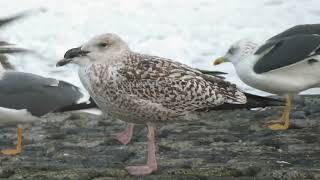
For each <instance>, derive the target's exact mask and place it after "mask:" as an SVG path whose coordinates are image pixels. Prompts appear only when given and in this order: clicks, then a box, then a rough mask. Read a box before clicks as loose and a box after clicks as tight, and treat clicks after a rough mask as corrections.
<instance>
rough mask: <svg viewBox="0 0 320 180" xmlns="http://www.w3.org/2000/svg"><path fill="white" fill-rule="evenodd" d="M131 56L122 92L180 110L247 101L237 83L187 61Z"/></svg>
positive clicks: (125, 67) (121, 87)
mask: <svg viewBox="0 0 320 180" xmlns="http://www.w3.org/2000/svg"><path fill="white" fill-rule="evenodd" d="M128 59H129V60H128V61H126V64H125V66H124V67H122V68H121V69H120V70H119V73H120V74H121V75H122V76H123V77H124V80H123V81H122V82H121V83H120V84H119V87H118V89H119V91H120V92H121V93H126V94H129V95H131V96H136V97H138V98H140V99H142V100H147V101H151V102H152V103H157V104H161V105H162V106H163V107H165V108H168V109H171V110H174V111H180V112H184V111H197V110H200V109H201V110H205V109H210V107H215V106H218V105H221V104H223V103H232V104H244V103H246V97H245V95H244V94H243V93H242V92H241V91H239V90H238V89H237V88H236V87H235V86H234V85H232V84H230V83H228V82H226V81H224V80H222V79H220V78H218V77H214V76H211V75H205V74H202V73H201V72H200V71H198V70H196V69H193V68H191V67H189V66H186V65H184V64H181V63H178V62H174V61H171V60H169V59H164V58H161V57H156V56H148V55H143V54H136V53H132V54H130V55H129V57H128Z"/></svg>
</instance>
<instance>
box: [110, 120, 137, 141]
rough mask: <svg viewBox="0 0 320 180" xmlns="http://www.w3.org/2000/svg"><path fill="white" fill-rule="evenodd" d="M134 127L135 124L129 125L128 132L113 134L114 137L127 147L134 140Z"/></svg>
mask: <svg viewBox="0 0 320 180" xmlns="http://www.w3.org/2000/svg"><path fill="white" fill-rule="evenodd" d="M133 127H134V124H132V123H129V124H128V125H127V128H126V130H124V131H122V132H119V133H114V134H112V136H113V137H114V138H115V139H116V140H118V141H119V142H121V143H122V144H124V145H126V144H128V143H129V142H130V141H131V139H132V134H133Z"/></svg>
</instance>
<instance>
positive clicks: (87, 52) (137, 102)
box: [57, 34, 247, 175]
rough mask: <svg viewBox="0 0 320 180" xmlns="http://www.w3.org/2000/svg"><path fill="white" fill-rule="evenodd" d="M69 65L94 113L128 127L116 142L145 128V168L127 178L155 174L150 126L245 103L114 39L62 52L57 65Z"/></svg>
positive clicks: (224, 87) (223, 86) (237, 94)
mask: <svg viewBox="0 0 320 180" xmlns="http://www.w3.org/2000/svg"><path fill="white" fill-rule="evenodd" d="M70 62H72V63H76V64H79V65H80V70H79V76H80V79H81V81H82V83H83V85H84V87H86V89H87V90H88V91H89V93H90V95H91V97H92V98H93V99H94V101H95V102H96V103H97V105H98V106H99V108H100V109H101V110H102V111H104V112H105V113H107V114H109V115H111V116H114V117H116V118H119V119H121V120H124V121H127V122H130V123H131V124H129V128H128V129H129V131H127V132H124V133H121V134H120V135H119V136H118V137H119V138H117V139H118V140H119V141H121V142H123V143H128V142H129V141H130V138H131V134H132V129H133V125H132V123H142V124H147V125H148V158H147V159H148V160H147V164H146V165H144V166H129V167H127V170H128V171H129V173H130V174H133V175H146V174H150V173H152V172H153V171H155V170H156V169H157V163H156V160H155V140H154V124H156V123H172V122H183V121H192V120H197V119H199V118H200V117H201V115H203V114H207V113H206V112H207V111H209V110H212V109H214V108H215V107H219V106H222V105H225V104H236V105H241V104H245V103H246V102H247V98H246V95H245V94H244V93H242V92H241V91H240V90H238V89H237V88H236V86H235V85H233V84H231V83H229V82H227V81H224V80H223V79H221V78H219V77H215V76H212V75H206V74H203V73H202V72H200V71H199V70H197V69H194V68H192V67H189V66H187V65H184V64H182V63H179V62H175V61H172V60H170V59H166V58H162V57H156V56H150V55H144V54H139V53H135V52H132V51H131V50H130V49H129V47H128V45H127V43H126V42H124V41H123V40H122V39H121V38H120V37H118V36H117V35H114V34H104V35H101V36H97V37H95V38H93V39H92V40H90V41H89V42H87V43H86V44H84V45H83V46H81V47H78V48H74V49H70V50H68V51H67V52H66V54H65V56H64V59H63V60H61V61H59V62H58V63H57V65H58V66H61V65H65V64H67V63H70Z"/></svg>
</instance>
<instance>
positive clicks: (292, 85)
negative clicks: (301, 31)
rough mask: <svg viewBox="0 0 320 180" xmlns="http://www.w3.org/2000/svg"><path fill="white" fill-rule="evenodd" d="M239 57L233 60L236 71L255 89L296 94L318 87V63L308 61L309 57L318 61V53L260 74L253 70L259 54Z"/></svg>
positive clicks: (319, 57)
mask: <svg viewBox="0 0 320 180" xmlns="http://www.w3.org/2000/svg"><path fill="white" fill-rule="evenodd" d="M253 52H254V51H253ZM240 57H241V58H242V59H238V60H237V61H236V62H233V64H234V66H235V69H236V72H237V74H238V76H239V77H240V79H241V80H242V81H243V82H244V83H246V84H247V85H249V86H251V87H254V88H256V89H259V90H262V91H266V92H269V93H273V94H280V95H284V94H288V93H290V94H296V93H299V92H301V91H304V90H307V89H310V88H314V87H319V84H320V63H318V62H316V63H313V64H309V63H308V60H309V59H316V60H319V61H320V56H318V55H316V56H312V57H309V58H306V59H305V60H303V61H300V62H298V63H295V64H291V65H289V66H286V67H283V68H279V69H275V70H272V71H269V72H266V73H262V74H257V73H255V72H254V70H253V67H254V65H255V63H256V62H257V61H258V60H259V59H260V56H257V55H253V53H251V54H250V55H247V56H240Z"/></svg>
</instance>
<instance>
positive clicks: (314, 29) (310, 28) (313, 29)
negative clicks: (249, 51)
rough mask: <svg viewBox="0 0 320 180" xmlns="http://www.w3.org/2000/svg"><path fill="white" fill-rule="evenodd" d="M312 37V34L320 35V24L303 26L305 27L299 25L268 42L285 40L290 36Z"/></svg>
mask: <svg viewBox="0 0 320 180" xmlns="http://www.w3.org/2000/svg"><path fill="white" fill-rule="evenodd" d="M303 34H304V35H312V34H318V35H320V24H303V25H297V26H294V27H292V28H290V29H287V30H285V31H284V32H282V33H280V34H278V35H275V36H273V37H272V38H270V39H269V40H268V41H274V40H279V39H283V38H286V37H290V36H295V35H303Z"/></svg>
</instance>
